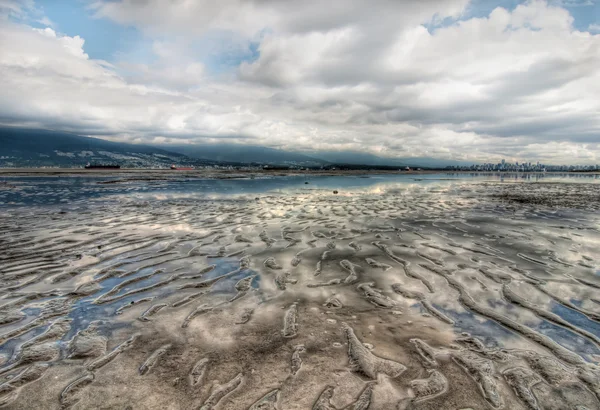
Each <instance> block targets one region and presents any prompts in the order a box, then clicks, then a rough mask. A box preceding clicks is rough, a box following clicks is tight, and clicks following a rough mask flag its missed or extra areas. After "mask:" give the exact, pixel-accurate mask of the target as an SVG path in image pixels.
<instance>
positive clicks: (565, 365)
mask: <svg viewBox="0 0 600 410" xmlns="http://www.w3.org/2000/svg"><path fill="white" fill-rule="evenodd" d="M366 176H367V177H368V178H360V177H358V176H339V175H333V176H311V178H308V179H307V177H306V176H302V175H300V176H288V177H281V178H279V177H276V178H265V179H260V178H259V179H256V180H245V181H236V180H227V181H223V180H219V181H217V180H213V181H204V180H201V181H200V180H187V179H185V178H183V179H173V180H171V179H169V180H166V181H165V180H151V179H148V180H139V179H136V178H133V179H130V178H128V177H126V176H120V177H118V178H116V179H107V178H103V177H98V178H87V179H86V178H77V177H68V176H67V177H61V178H58V177H56V176H46V177H45V178H36V177H15V178H7V181H6V184H5V187H0V203H1V205H0V295H1V296H0V297H1V298H0V353H1V354H2V356H0V406H4V407H5V408H14V409H31V408H45V409H65V408H73V409H76V408H79V409H86V408H102V409H205V410H206V409H217V410H218V409H281V410H283V409H456V410H458V409H467V408H471V409H486V408H490V409H500V408H506V409H584V408H585V409H598V408H600V296H599V295H600V293H599V292H600V253H599V252H598V249H599V247H598V245H599V244H600V231H599V230H600V213H599V212H598V211H599V210H600V197H599V192H600V184H599V183H598V179H597V177H595V176H588V177H585V178H584V177H582V178H581V179H577V180H571V179H569V178H564V179H557V180H554V179H552V178H547V179H543V178H542V179H540V180H537V182H531V180H528V179H522V178H521V179H515V180H511V181H510V183H509V181H508V180H502V179H499V178H495V179H494V178H490V177H487V176H484V177H482V178H468V177H461V176H457V175H455V174H454V175H447V174H432V175H429V174H425V180H419V179H420V178H418V177H414V176H412V177H411V176H409V175H406V176H401V177H396V176H394V175H387V176H385V175H384V176H374V175H366ZM107 181H116V182H109V183H106V182H107ZM334 190H335V191H336V192H337V193H334Z"/></svg>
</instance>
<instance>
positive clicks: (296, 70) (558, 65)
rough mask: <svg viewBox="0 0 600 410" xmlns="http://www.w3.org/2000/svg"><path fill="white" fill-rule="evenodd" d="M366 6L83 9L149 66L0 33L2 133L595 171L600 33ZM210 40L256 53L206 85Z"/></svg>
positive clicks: (13, 30) (565, 20)
mask: <svg viewBox="0 0 600 410" xmlns="http://www.w3.org/2000/svg"><path fill="white" fill-rule="evenodd" d="M375 3H376V4H375ZM375 3H374V2H372V1H371V2H367V1H362V0H361V1H358V0H357V1H353V2H347V1H341V0H335V1H332V2H329V3H328V6H327V7H323V5H322V3H321V2H316V1H308V2H297V1H291V0H289V1H275V0H255V1H242V0H226V1H222V2H212V1H191V0H180V1H178V2H172V1H169V0H147V1H144V2H138V1H133V0H122V1H110V2H103V1H98V2H96V3H94V4H93V5H92V10H93V13H95V15H96V16H97V17H98V18H109V19H112V20H113V21H116V22H118V23H121V24H125V25H132V26H135V27H137V28H138V29H140V30H141V31H143V32H144V33H146V36H148V38H150V39H155V41H154V47H153V52H154V54H155V57H156V58H155V61H154V62H152V63H141V62H140V63H137V62H128V63H127V64H125V63H123V62H119V61H113V62H112V64H109V63H107V62H104V61H98V60H93V59H90V58H89V56H88V55H87V54H86V52H85V42H84V39H82V38H80V37H78V36H74V37H69V36H64V35H61V34H58V33H57V32H55V31H54V30H53V29H51V28H46V29H44V30H34V29H31V28H30V27H27V26H24V25H17V24H15V23H10V22H7V21H4V22H2V23H0V50H2V51H1V52H0V87H1V88H2V89H3V93H2V96H1V97H0V122H2V123H13V124H14V123H19V124H36V125H40V126H45V127H53V128H60V129H69V130H75V131H79V132H82V133H86V134H93V135H107V136H110V137H111V138H113V139H130V140H135V141H153V140H154V141H164V140H165V139H166V141H170V140H172V139H186V140H192V141H194V140H198V139H207V138H208V139H215V138H225V137H226V138H232V139H233V140H235V141H239V142H243V143H252V144H264V145H267V146H274V147H282V148H288V149H300V150H311V149H328V150H331V149H350V150H360V151H371V152H373V153H376V154H380V155H386V156H431V157H439V158H445V159H466V160H472V161H488V160H493V161H496V160H497V159H498V158H499V157H505V158H507V159H510V158H514V159H516V160H532V161H533V160H538V159H540V160H542V161H548V162H553V163H573V162H577V163H598V162H600V97H598V96H599V95H600V35H597V34H593V33H592V32H581V31H578V30H575V29H574V28H573V18H572V16H571V15H570V14H569V12H568V11H567V10H565V9H564V8H562V7H559V5H557V4H556V3H552V4H550V5H549V4H548V3H546V2H543V1H532V2H529V3H526V4H523V5H520V6H518V7H516V8H515V9H514V10H512V11H508V10H505V9H503V8H497V9H495V10H493V11H492V12H491V13H490V14H489V15H488V16H486V17H482V18H470V17H469V16H467V15H465V14H464V13H465V10H467V9H468V2H467V0H426V1H422V2H413V1H394V2H387V1H381V2H375ZM0 4H1V3H0ZM590 31H593V30H590ZM215 33H218V34H219V39H220V40H219V41H222V39H223V36H225V37H226V38H230V39H232V40H231V41H232V42H233V43H234V44H233V45H232V46H231V48H230V49H231V50H236V51H235V52H238V51H239V52H241V53H242V54H243V49H244V48H247V47H249V45H250V44H257V48H258V53H257V57H256V58H255V59H250V60H248V59H245V60H246V61H241V62H238V64H239V65H238V66H237V68H235V69H234V70H233V71H231V72H227V73H214V72H211V71H210V70H208V69H207V67H206V62H205V61H203V60H202V59H198V58H196V57H195V54H194V50H195V48H197V44H198V43H204V44H205V43H206V42H209V41H210V39H211V38H212V39H214V38H215ZM182 39H183V40H182ZM219 44H222V43H219ZM246 51H247V50H246ZM211 52H214V50H213V51H211ZM235 52H234V54H235ZM242 60H244V59H242Z"/></svg>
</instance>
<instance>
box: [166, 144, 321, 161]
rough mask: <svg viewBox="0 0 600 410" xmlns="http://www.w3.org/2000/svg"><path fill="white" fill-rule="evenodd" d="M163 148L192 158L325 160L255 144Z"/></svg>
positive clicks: (222, 159)
mask: <svg viewBox="0 0 600 410" xmlns="http://www.w3.org/2000/svg"><path fill="white" fill-rule="evenodd" d="M164 148H165V149H168V150H169V151H173V152H178V153H180V154H184V155H187V156H188V157H192V158H201V159H208V160H212V161H229V162H242V163H260V164H277V165H299V166H320V165H323V164H326V163H327V161H324V160H320V159H316V158H312V157H310V156H307V155H304V154H301V153H297V152H289V151H283V150H278V149H273V148H267V147H260V146H255V145H238V144H210V145H209V144H207V145H166V146H164Z"/></svg>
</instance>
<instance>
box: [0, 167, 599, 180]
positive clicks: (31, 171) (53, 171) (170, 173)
mask: <svg viewBox="0 0 600 410" xmlns="http://www.w3.org/2000/svg"><path fill="white" fill-rule="evenodd" d="M429 174H478V175H507V176H508V175H600V171H594V172H568V171H552V172H500V171H454V170H410V171H401V170H393V171H392V170H377V169H373V170H369V169H364V170H311V169H309V170H296V169H293V170H292V169H290V170H228V169H223V170H220V169H193V170H171V169H165V168H121V169H116V170H115V169H83V168H0V176H2V177H28V176H40V177H44V176H46V177H51V176H69V177H80V176H119V177H125V176H131V175H136V176H147V177H163V178H164V177H169V178H170V177H177V178H178V177H181V176H185V177H195V178H211V179H231V178H252V177H262V176H301V175H306V176H356V175H429Z"/></svg>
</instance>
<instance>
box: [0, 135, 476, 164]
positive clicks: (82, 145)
mask: <svg viewBox="0 0 600 410" xmlns="http://www.w3.org/2000/svg"><path fill="white" fill-rule="evenodd" d="M88 162H90V163H102V164H119V165H121V166H122V167H124V168H135V167H143V168H153V167H166V166H169V165H171V164H177V165H194V166H202V165H216V164H221V165H223V164H225V165H242V164H254V165H277V166H296V167H323V166H327V167H332V166H336V165H338V166H339V165H355V166H360V165H364V166H376V167H381V166H387V167H399V168H403V167H405V166H410V167H424V168H435V167H445V166H448V165H464V164H466V163H465V162H459V161H447V160H438V159H434V158H385V157H379V156H376V155H373V154H368V153H361V152H351V151H339V152H338V151H314V152H293V151H285V150H279V149H273V148H267V147H262V146H253V145H239V144H203V145H192V144H187V145H160V146H151V145H142V144H127V143H122V142H113V141H106V140H103V139H99V138H90V137H84V136H80V135H76V134H71V133H66V132H60V131H49V130H34V129H23V128H14V127H5V128H0V167H41V166H60V167H81V166H83V165H85V164H86V163H88Z"/></svg>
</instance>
